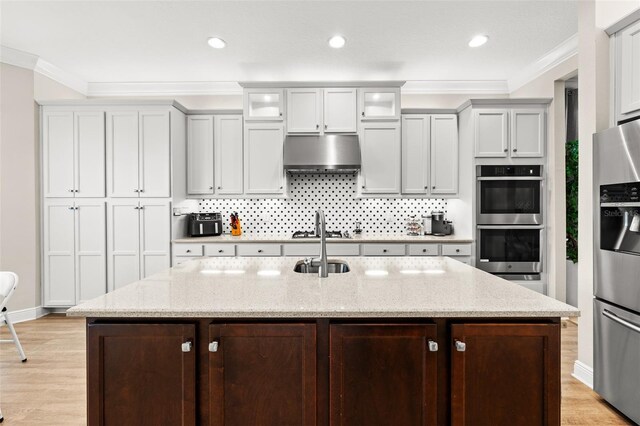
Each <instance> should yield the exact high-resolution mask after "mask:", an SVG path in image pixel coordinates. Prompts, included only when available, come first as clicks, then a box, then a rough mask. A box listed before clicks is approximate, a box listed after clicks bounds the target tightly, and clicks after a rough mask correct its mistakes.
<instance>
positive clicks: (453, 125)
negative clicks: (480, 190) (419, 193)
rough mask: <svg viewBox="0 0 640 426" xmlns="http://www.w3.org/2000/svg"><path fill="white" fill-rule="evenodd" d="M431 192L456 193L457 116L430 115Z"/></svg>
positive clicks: (441, 193)
mask: <svg viewBox="0 0 640 426" xmlns="http://www.w3.org/2000/svg"><path fill="white" fill-rule="evenodd" d="M430 157H431V160H430V161H431V167H430V169H431V194H434V195H435V194H438V195H453V194H457V193H458V117H457V116H456V115H455V114H435V115H432V116H431V156H430Z"/></svg>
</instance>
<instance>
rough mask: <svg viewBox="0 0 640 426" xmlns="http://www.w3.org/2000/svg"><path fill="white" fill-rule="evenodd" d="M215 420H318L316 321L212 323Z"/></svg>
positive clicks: (271, 422) (269, 422)
mask: <svg viewBox="0 0 640 426" xmlns="http://www.w3.org/2000/svg"><path fill="white" fill-rule="evenodd" d="M209 337H210V342H217V343H218V346H217V349H215V352H211V351H212V350H213V349H212V348H211V347H210V349H209V350H210V352H209V385H210V393H209V398H210V401H209V413H210V416H211V420H210V425H220V426H222V425H257V424H260V425H264V426H268V425H274V426H276V425H315V424H316V329H315V325H314V324H226V325H212V326H210V327H209Z"/></svg>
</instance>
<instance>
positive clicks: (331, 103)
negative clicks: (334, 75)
mask: <svg viewBox="0 0 640 426" xmlns="http://www.w3.org/2000/svg"><path fill="white" fill-rule="evenodd" d="M356 93H357V91H356V89H348V88H337V89H323V95H324V96H323V100H324V102H323V113H324V114H323V117H324V118H323V121H324V129H323V130H324V132H325V133H355V132H357V131H358V123H357V122H358V120H357V119H356V116H357V109H358V105H357V102H356V99H357V94H356Z"/></svg>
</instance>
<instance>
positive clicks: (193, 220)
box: [189, 213, 222, 237]
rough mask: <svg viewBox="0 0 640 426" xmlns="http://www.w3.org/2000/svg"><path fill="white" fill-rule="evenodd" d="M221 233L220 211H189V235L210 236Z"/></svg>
mask: <svg viewBox="0 0 640 426" xmlns="http://www.w3.org/2000/svg"><path fill="white" fill-rule="evenodd" d="M220 234H222V215H221V214H220V213H191V214H190V215H189V236H190V237H210V236H216V235H220Z"/></svg>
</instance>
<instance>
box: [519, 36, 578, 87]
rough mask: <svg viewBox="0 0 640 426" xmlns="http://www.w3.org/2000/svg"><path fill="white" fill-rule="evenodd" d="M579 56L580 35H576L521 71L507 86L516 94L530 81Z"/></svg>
mask: <svg viewBox="0 0 640 426" xmlns="http://www.w3.org/2000/svg"><path fill="white" fill-rule="evenodd" d="M577 54H578V34H574V35H572V36H571V37H569V38H568V39H566V40H565V41H563V42H562V43H560V44H559V45H557V46H556V47H554V48H553V49H551V50H550V51H549V52H547V53H546V54H545V55H544V56H542V57H540V58H538V60H536V61H534V62H532V63H531V64H529V65H527V66H526V67H524V68H523V69H521V70H520V71H519V72H518V73H517V74H516V75H514V76H513V77H511V78H510V79H509V80H508V81H507V84H508V86H509V92H510V93H512V92H515V91H516V90H518V89H519V88H521V87H522V86H524V85H525V84H527V83H529V82H530V81H533V80H535V79H536V78H538V77H540V76H541V75H542V74H544V73H545V72H547V71H549V70H550V69H552V68H553V67H555V66H556V65H558V64H560V63H562V62H564V61H566V60H567V59H569V58H571V57H572V56H574V55H577Z"/></svg>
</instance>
